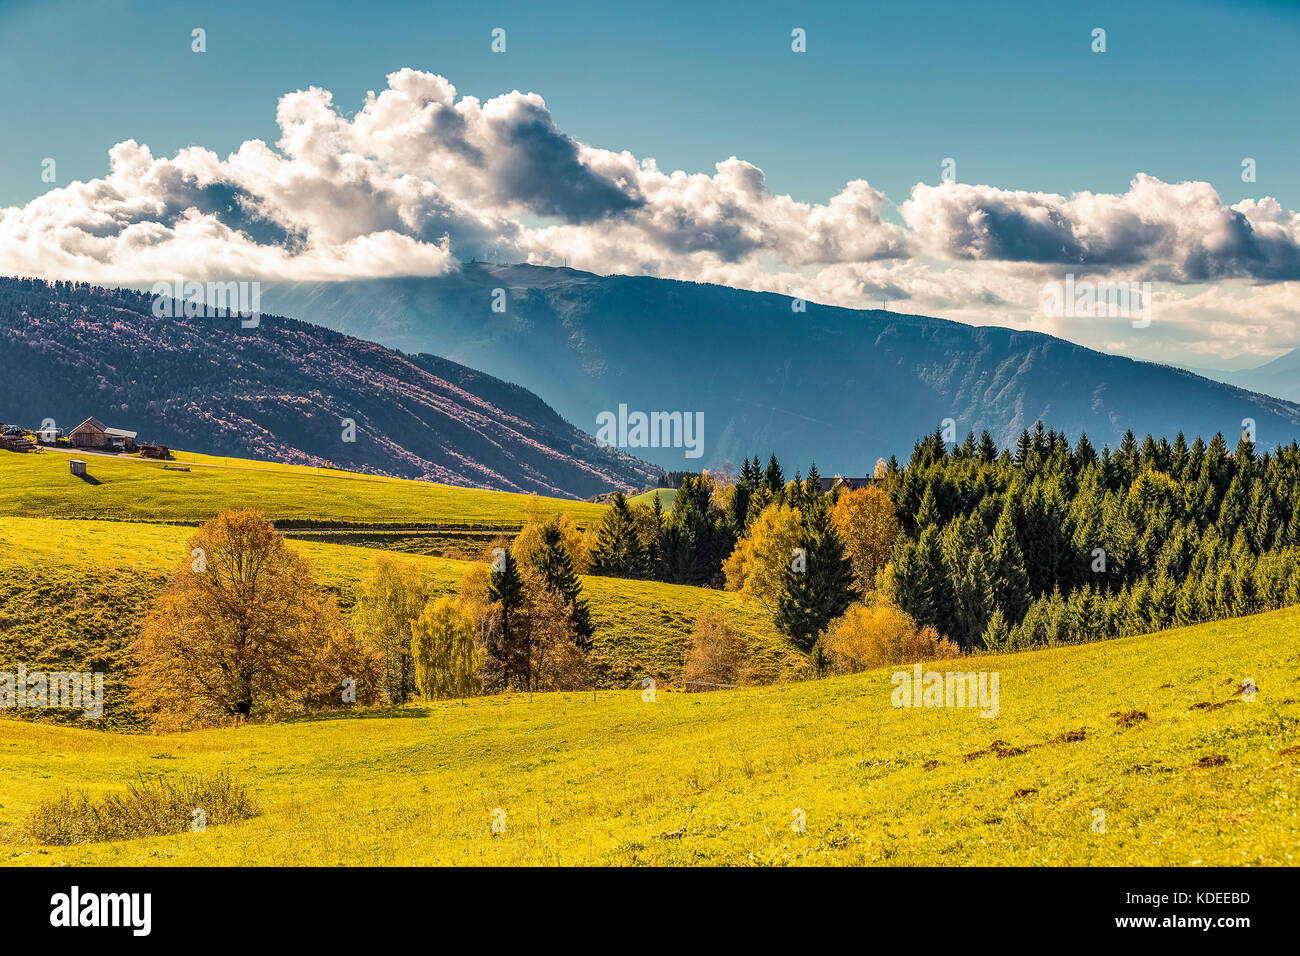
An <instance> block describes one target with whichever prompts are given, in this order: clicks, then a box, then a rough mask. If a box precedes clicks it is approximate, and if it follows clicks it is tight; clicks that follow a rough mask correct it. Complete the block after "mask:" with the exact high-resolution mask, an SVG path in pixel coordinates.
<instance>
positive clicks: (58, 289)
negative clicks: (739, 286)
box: [0, 279, 659, 498]
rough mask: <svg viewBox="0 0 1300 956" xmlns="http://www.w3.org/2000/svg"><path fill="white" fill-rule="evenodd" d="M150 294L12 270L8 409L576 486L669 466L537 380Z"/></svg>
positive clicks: (207, 443) (214, 443)
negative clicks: (178, 305)
mask: <svg viewBox="0 0 1300 956" xmlns="http://www.w3.org/2000/svg"><path fill="white" fill-rule="evenodd" d="M152 303H153V299H152V297H151V296H148V295H145V294H142V293H138V292H132V291H127V290H111V289H101V288H96V287H90V286H86V285H74V284H70V283H54V284H49V283H45V282H41V281H39V280H17V279H0V420H4V421H9V422H17V423H20V424H24V425H31V426H39V425H40V424H41V422H42V421H43V420H44V419H46V418H50V419H53V420H54V422H55V423H56V425H57V426H58V427H61V428H64V429H65V430H66V429H70V428H72V427H73V426H74V425H76V424H78V423H79V422H81V421H82V420H83V419H85V418H87V417H89V416H91V415H95V416H97V417H99V418H101V419H103V420H104V421H105V422H107V423H108V424H109V425H116V426H120V427H125V428H129V429H131V430H136V431H139V433H140V439H141V440H142V441H145V440H153V441H158V442H162V443H164V444H169V445H173V446H175V447H179V448H185V449H188V450H192V451H199V452H207V453H215V454H230V455H236V456H245V457H255V458H266V459H271V460H276V461H285V462H291V463H299V464H312V465H322V464H324V463H325V462H326V461H330V462H332V463H333V464H335V465H337V466H339V467H344V468H348V469H351V470H357V471H365V472H372V473H379V474H388V475H395V476H399V477H406V478H424V479H428V480H433V481H440V482H446V483H449V484H457V485H471V486H476V487H484V488H493V489H498V490H507V491H524V492H536V493H539V494H545V495H557V496H561V497H572V498H585V497H589V496H591V495H594V494H598V493H601V492H605V491H609V490H611V489H613V488H617V487H631V488H641V487H645V486H646V485H648V484H653V483H654V482H655V481H656V479H657V478H658V474H659V471H658V469H657V468H654V467H653V466H651V465H649V464H647V463H646V462H644V461H640V460H638V459H636V458H634V457H632V456H630V455H626V454H623V453H621V452H619V451H617V450H616V449H612V448H605V447H601V446H600V445H598V444H597V442H596V440H595V439H594V438H593V437H592V436H591V435H588V434H586V433H584V432H582V431H580V430H579V429H577V428H575V427H573V425H571V424H570V423H568V422H566V421H565V420H564V419H563V418H562V417H561V416H559V415H558V414H556V412H555V410H554V409H552V408H551V407H550V406H548V405H547V404H546V403H545V402H544V401H543V400H542V399H541V398H539V397H538V396H537V395H535V394H533V393H532V392H530V391H528V390H527V389H524V388H522V387H520V386H518V385H513V384H511V383H509V382H505V381H502V380H500V379H498V378H495V377H493V376H491V375H487V374H484V373H482V372H478V371H475V370H474V369H472V368H467V367H465V366H463V365H459V364H457V363H455V362H450V361H447V360H446V359H442V358H438V357H437V356H434V355H428V354H419V355H403V354H401V353H399V352H395V351H393V350H391V349H387V348H384V347H383V346H380V345H377V344H375V343H373V342H367V341H362V340H360V339H356V338H352V337H349V336H345V335H341V334H339V333H337V332H333V331H330V330H329V329H325V328H322V327H320V326H315V325H309V324H308V323H306V322H299V321H296V320H293V319H284V318H279V317H276V316H272V315H266V314H264V315H262V316H261V320H260V323H259V325H258V326H257V327H256V328H248V329H245V328H241V324H240V321H239V320H238V319H237V318H210V319H202V318H195V319H159V318H155V317H154V316H153V314H152ZM349 423H352V424H351V426H350V425H349ZM349 438H351V439H353V440H349Z"/></svg>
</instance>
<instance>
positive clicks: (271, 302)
mask: <svg viewBox="0 0 1300 956" xmlns="http://www.w3.org/2000/svg"><path fill="white" fill-rule="evenodd" d="M496 289H502V290H504V291H505V303H506V311H505V312H504V313H502V314H497V313H494V312H492V311H491V304H492V302H493V301H494V299H493V294H494V290H496ZM791 301H792V300H791V299H790V298H788V297H786V296H782V295H774V294H768V293H757V292H746V291H742V290H737V289H731V288H726V287H723V286H712V285H702V284H697V283H689V282H679V281H674V280H665V279H655V278H648V277H630V276H618V275H614V276H596V275H591V274H589V273H583V272H577V271H575V270H572V269H554V268H544V267H540V266H528V265H514V266H497V265H486V264H483V263H472V264H468V265H464V266H462V268H461V269H460V270H459V271H458V272H456V273H453V274H450V275H448V276H443V277H438V278H410V279H382V280H367V281H355V282H345V283H328V284H321V283H298V284H294V283H271V284H266V285H264V287H263V302H264V303H266V304H267V305H268V307H269V308H273V309H275V310H277V311H280V312H283V313H285V314H288V315H294V316H297V317H299V318H302V319H305V320H307V321H310V322H319V323H321V324H323V325H328V326H330V327H331V328H335V329H341V330H343V331H345V332H347V333H348V334H350V335H357V336H361V337H363V338H369V339H373V340H375V341H378V342H382V343H384V344H385V345H389V346H391V347H393V348H400V349H403V350H406V351H430V352H435V353H437V354H439V355H445V356H447V357H449V358H451V359H454V360H455V361H458V362H464V363H466V364H468V365H471V366H473V367H475V368H482V369H484V370H485V371H487V372H489V373H491V374H493V375H497V376H500V377H502V378H505V379H507V380H509V381H512V382H518V383H519V384H521V385H523V386H525V387H526V388H530V389H533V390H534V391H537V392H539V393H540V394H543V395H545V396H546V399H547V401H548V402H550V403H552V404H553V405H554V406H555V408H556V409H557V410H558V411H559V413H560V414H561V415H563V416H564V417H565V418H567V419H569V420H570V421H572V422H574V423H575V424H576V425H577V426H578V427H579V428H583V429H586V430H587V431H595V429H596V416H597V415H598V414H600V413H601V412H602V411H613V412H617V410H618V407H619V405H620V404H626V405H627V406H628V408H629V410H633V411H635V410H641V411H646V412H650V411H666V412H672V411H690V412H696V411H699V412H703V414H704V425H705V427H704V454H703V456H702V457H701V458H698V459H689V458H686V457H685V455H684V452H683V450H682V449H663V448H659V449H656V448H636V449H630V450H632V451H634V452H635V453H636V454H638V455H640V456H642V457H644V458H647V459H649V460H651V461H654V462H655V463H657V464H659V465H661V466H663V467H665V468H670V469H672V468H676V469H681V468H686V469H689V470H698V468H699V467H700V466H709V465H711V464H717V463H720V462H723V461H730V462H733V463H737V462H739V461H740V460H741V459H742V458H744V457H750V456H753V455H754V454H758V455H760V456H761V457H763V458H764V459H766V457H767V453H768V451H769V450H773V451H775V452H776V453H777V455H778V456H779V457H780V458H781V460H782V461H783V462H786V463H788V465H789V471H790V472H791V474H793V471H794V469H795V467H799V468H803V469H805V470H806V468H807V464H808V462H809V461H811V460H814V459H815V460H816V463H817V465H818V468H819V470H820V471H821V473H822V474H824V475H829V474H832V473H833V472H838V473H840V474H845V475H865V474H870V473H871V468H872V466H873V465H874V464H875V462H876V459H877V458H878V457H884V458H888V457H889V456H890V455H891V454H894V455H897V456H898V457H899V458H900V460H905V459H906V457H907V455H908V454H909V453H910V451H911V448H912V442H913V441H914V440H915V438H916V436H917V435H921V434H926V433H929V432H933V431H934V429H935V428H936V426H938V425H939V423H940V422H941V421H942V420H943V419H945V418H952V419H953V420H954V421H955V423H956V427H957V434H958V440H960V437H961V436H963V435H964V434H965V433H966V431H967V430H969V429H974V430H975V432H976V434H977V435H978V434H979V432H980V431H981V430H982V429H985V428H987V429H988V430H989V431H990V432H991V433H992V435H993V437H994V438H995V439H996V440H997V441H998V443H999V445H1001V446H1003V447H1007V446H1010V445H1013V444H1014V442H1015V438H1016V437H1017V436H1018V435H1019V433H1020V431H1021V430H1022V429H1024V428H1026V427H1029V428H1032V427H1033V424H1034V423H1035V421H1037V420H1039V419H1042V420H1044V421H1047V422H1050V423H1051V424H1052V425H1053V427H1055V428H1056V429H1058V430H1063V431H1065V432H1066V433H1068V434H1069V435H1071V436H1072V437H1077V436H1078V435H1079V434H1080V433H1081V432H1087V434H1088V436H1089V437H1090V438H1091V439H1092V441H1093V443H1094V444H1095V445H1096V446H1097V447H1098V448H1100V447H1101V446H1102V445H1103V444H1109V445H1110V446H1111V447H1112V448H1113V447H1115V446H1116V445H1117V444H1118V442H1119V439H1120V438H1121V437H1122V436H1123V435H1124V432H1125V431H1126V430H1127V429H1130V428H1131V429H1132V430H1133V431H1134V432H1135V433H1136V434H1139V435H1142V434H1146V433H1148V432H1150V433H1153V434H1157V435H1168V436H1173V435H1174V434H1176V433H1177V432H1179V431H1182V432H1184V433H1186V434H1187V435H1189V436H1191V435H1197V434H1198V435H1203V436H1206V437H1207V438H1208V437H1210V436H1212V435H1214V434H1215V433H1216V432H1223V433H1224V435H1225V436H1229V438H1230V439H1232V440H1234V441H1235V436H1237V435H1239V434H1240V432H1241V430H1242V420H1243V419H1245V418H1251V419H1254V420H1255V423H1256V433H1257V443H1258V444H1259V446H1260V447H1261V448H1263V449H1267V448H1271V447H1274V446H1276V445H1278V444H1286V443H1289V442H1290V441H1291V440H1292V439H1293V438H1296V437H1297V436H1300V406H1297V405H1295V404H1293V403H1291V402H1286V401H1281V400H1277V399H1272V398H1268V397H1266V396H1263V395H1258V394H1251V393H1249V392H1246V391H1243V390H1241V389H1238V388H1234V387H1231V386H1228V385H1225V384H1222V383H1220V382H1212V381H1209V380H1208V379H1205V378H1202V377H1199V376H1197V375H1194V374H1192V373H1190V372H1187V371H1184V370H1182V369H1176V368H1172V367H1169V366H1164V365H1157V364H1153V363H1150V362H1136V361H1133V360H1131V359H1128V358H1124V357H1122V356H1116V355H1108V354H1104V353H1101V352H1096V351H1093V350H1091V349H1086V348H1083V347H1081V346H1077V345H1072V344H1071V343H1069V342H1065V341H1063V340H1061V339H1058V338H1053V337H1052V336H1049V335H1044V334H1042V333H1039V332H1031V331H1015V330H1011V329H1004V328H994V327H981V328H976V327H972V326H968V325H963V324H961V323H957V322H950V321H947V320H944V319H938V318H929V317H926V316H915V315H902V314H898V313H894V312H884V311H878V310H871V311H857V310H852V309H841V308H833V307H829V306H821V305H816V304H813V303H808V305H807V311H806V312H804V313H796V312H792V309H791ZM1097 321H1099V322H1100V321H1121V320H1103V319H1098V320H1097Z"/></svg>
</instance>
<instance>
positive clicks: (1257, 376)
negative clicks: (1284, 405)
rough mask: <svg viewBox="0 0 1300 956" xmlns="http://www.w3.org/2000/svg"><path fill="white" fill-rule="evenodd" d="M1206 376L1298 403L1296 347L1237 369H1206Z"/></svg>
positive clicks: (1298, 357) (1299, 352) (1299, 369)
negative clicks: (1258, 364)
mask: <svg viewBox="0 0 1300 956" xmlns="http://www.w3.org/2000/svg"><path fill="white" fill-rule="evenodd" d="M1204 374H1205V375H1206V376H1207V377H1209V378H1212V379H1214V380H1215V381H1219V382H1226V383H1228V384H1229V385H1236V386H1238V387H1239V388H1246V389H1250V390H1251V391H1252V392H1263V393H1264V394H1265V395H1275V396H1276V397H1278V398H1282V399H1285V400H1287V401H1288V402H1300V349H1292V350H1291V351H1290V352H1286V353H1285V354H1283V355H1279V356H1278V357H1277V358H1275V359H1273V360H1272V361H1270V362H1265V363H1264V364H1263V365H1260V366H1257V367H1255V368H1247V369H1241V370H1239V371H1218V370H1215V371H1207V372H1205V373H1204Z"/></svg>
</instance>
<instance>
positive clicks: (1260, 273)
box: [900, 174, 1300, 282]
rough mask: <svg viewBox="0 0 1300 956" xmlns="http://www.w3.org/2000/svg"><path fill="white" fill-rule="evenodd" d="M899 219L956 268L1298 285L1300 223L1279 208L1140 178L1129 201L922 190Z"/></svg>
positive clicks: (958, 186) (972, 189)
mask: <svg viewBox="0 0 1300 956" xmlns="http://www.w3.org/2000/svg"><path fill="white" fill-rule="evenodd" d="M900 211H901V213H902V215H903V219H904V221H905V222H906V223H907V225H908V226H909V227H910V229H911V230H912V233H913V235H914V237H915V239H916V241H917V242H918V243H919V245H920V246H921V247H922V248H924V249H926V250H928V251H929V252H931V253H933V254H936V255H941V256H948V257H951V258H954V259H975V260H1001V261H1009V262H1028V263H1043V264H1051V265H1055V266H1061V267H1071V268H1076V269H1090V270H1104V269H1108V268H1112V267H1132V266H1142V267H1143V268H1144V269H1145V270H1146V272H1147V275H1148V278H1150V279H1153V280H1163V281H1170V282H1205V281H1208V280H1212V279H1236V278H1245V279H1259V280H1270V281H1284V280H1295V279H1300V216H1297V215H1296V214H1295V213H1286V212H1284V211H1283V210H1282V208H1281V206H1280V205H1279V204H1278V203H1277V201H1276V200H1273V199H1265V200H1262V201H1260V202H1255V201H1253V200H1247V201H1246V202H1242V203H1239V204H1237V205H1236V206H1227V205H1225V204H1224V203H1223V201H1222V200H1221V199H1220V198H1219V194H1218V193H1217V192H1215V190H1214V188H1213V187H1212V186H1210V184H1209V183H1201V182H1185V183H1176V184H1174V183H1165V182H1161V181H1160V180H1159V179H1156V178H1155V177H1154V176H1148V175H1145V174H1138V175H1137V176H1136V177H1135V178H1134V179H1133V181H1132V183H1131V184H1130V185H1129V190H1128V192H1126V193H1123V194H1113V193H1109V194H1108V193H1092V192H1082V193H1076V194H1075V195H1073V196H1070V197H1068V198H1067V197H1065V196H1060V195H1057V194H1055V193H1034V192H1024V191H1018V190H1007V189H998V188H996V187H993V186H971V185H966V184H962V183H943V184H942V185H940V186H927V185H924V184H918V185H917V186H916V187H914V188H913V190H912V195H911V197H910V198H909V199H908V200H907V201H906V202H904V203H903V205H902V206H901V207H900Z"/></svg>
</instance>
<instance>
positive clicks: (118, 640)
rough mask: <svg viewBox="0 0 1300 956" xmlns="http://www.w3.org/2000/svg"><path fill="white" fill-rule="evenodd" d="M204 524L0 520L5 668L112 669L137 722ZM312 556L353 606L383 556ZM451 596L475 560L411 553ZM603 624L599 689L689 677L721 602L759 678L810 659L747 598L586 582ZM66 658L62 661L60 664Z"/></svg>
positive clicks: (306, 549)
mask: <svg viewBox="0 0 1300 956" xmlns="http://www.w3.org/2000/svg"><path fill="white" fill-rule="evenodd" d="M193 533H194V529H193V528H189V527H184V526H178V525H150V524H136V523H128V522H113V521H81V520H60V519H54V518H14V517H0V670H3V669H4V667H3V664H4V662H6V661H19V660H21V661H24V662H26V663H28V664H29V666H32V665H36V664H40V665H41V666H43V667H45V668H46V669H50V670H72V669H75V670H79V671H80V670H105V671H106V672H107V673H108V674H109V675H110V676H109V677H108V678H106V680H107V684H106V700H107V712H106V716H105V718H104V723H105V726H108V727H113V728H116V729H121V730H126V729H131V728H132V727H133V726H134V724H135V715H134V713H133V712H132V710H131V708H130V702H129V699H128V698H127V695H126V688H125V686H124V684H123V682H122V681H121V680H116V679H113V675H121V674H122V673H123V672H124V670H125V668H127V667H128V666H129V665H130V663H131V661H130V659H129V656H128V654H127V650H128V648H129V645H130V643H131V640H132V638H133V637H134V635H135V634H136V632H137V630H138V620H139V618H140V616H141V614H142V613H143V611H144V609H145V606H146V604H147V602H148V600H149V598H151V597H152V596H154V595H155V594H157V593H158V592H159V591H161V590H162V588H163V587H165V585H166V581H167V577H168V574H169V573H170V571H171V570H172V569H174V568H175V567H177V566H178V565H180V564H181V563H182V561H187V560H188V558H187V555H188V554H189V552H188V550H187V549H186V548H185V542H186V540H187V539H188V538H189V537H190V535H192V534H193ZM290 547H293V548H296V549H299V550H301V551H302V553H304V554H305V555H307V557H308V558H310V559H311V562H312V565H313V566H314V568H315V570H316V576H317V578H318V580H319V581H320V583H321V585H322V586H323V587H326V588H328V589H330V590H332V591H333V592H335V593H336V594H337V596H338V599H339V603H340V605H341V606H342V607H343V608H344V610H345V611H346V610H347V609H349V608H351V606H352V604H353V602H354V601H355V597H356V591H357V587H358V584H359V582H360V581H361V579H362V577H363V576H364V575H365V573H366V570H367V568H368V567H369V565H370V563H371V561H372V560H373V559H374V556H375V554H376V552H375V551H374V550H373V549H369V548H360V547H350V546H345V545H337V544H318V543H316V542H310V541H292V542H291V543H290ZM403 557H404V558H405V559H406V560H409V561H411V562H412V563H414V564H416V565H417V566H419V567H420V568H422V569H423V570H424V571H425V573H426V574H427V575H428V576H429V578H430V580H431V581H432V582H433V583H434V584H435V586H436V587H437V588H438V589H439V590H440V591H443V592H449V591H451V590H452V589H454V588H455V586H456V584H457V582H458V581H459V580H460V579H461V578H462V577H463V575H464V574H465V572H466V571H467V570H468V568H469V566H470V564H469V562H466V561H452V560H448V559H445V558H437V557H427V556H423V555H405V556H403ZM583 588H584V591H585V593H586V596H587V600H588V603H589V605H590V607H591V612H592V620H593V622H594V623H595V625H596V637H595V641H594V648H593V653H592V656H591V657H590V659H589V660H590V664H591V668H592V676H593V678H594V680H595V682H596V684H597V686H599V687H629V686H632V685H633V684H634V683H636V682H638V681H640V680H641V679H642V678H644V677H653V678H655V679H656V680H657V681H659V682H661V683H673V682H676V681H677V680H678V679H679V678H680V676H681V669H682V664H683V662H684V660H685V656H686V651H687V649H688V648H689V647H690V644H691V640H692V633H693V626H694V621H695V617H696V615H698V613H699V612H700V611H701V610H703V609H705V608H709V609H716V610H720V611H722V612H723V613H724V614H726V615H727V618H728V619H729V620H730V621H731V623H732V625H733V626H734V627H735V628H736V629H737V630H739V631H740V632H741V633H743V634H744V635H745V637H746V638H747V640H748V642H749V649H750V661H751V664H752V665H753V667H754V669H755V672H756V676H757V677H758V678H759V679H762V680H767V681H771V680H776V679H778V678H780V677H781V676H782V675H783V674H785V673H788V672H789V671H790V670H791V669H792V668H794V667H796V666H797V665H798V664H799V662H800V661H801V659H802V655H800V654H798V653H797V652H796V651H794V650H793V649H792V648H791V647H790V645H789V643H788V642H787V641H786V640H785V639H784V638H783V637H782V636H781V635H780V634H778V633H777V631H776V629H775V627H774V626H773V625H772V622H771V620H770V617H769V616H768V615H767V613H766V612H764V611H763V610H762V609H761V608H760V607H758V606H757V605H754V604H752V603H750V602H748V601H746V600H744V599H743V598H741V597H740V595H738V594H734V593H730V592H724V591H713V590H709V589H705V588H693V587H685V586H681V585H675V584H659V583H656V582H650V581H625V580H620V579H616V578H601V577H585V578H583ZM56 665H57V666H56Z"/></svg>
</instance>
